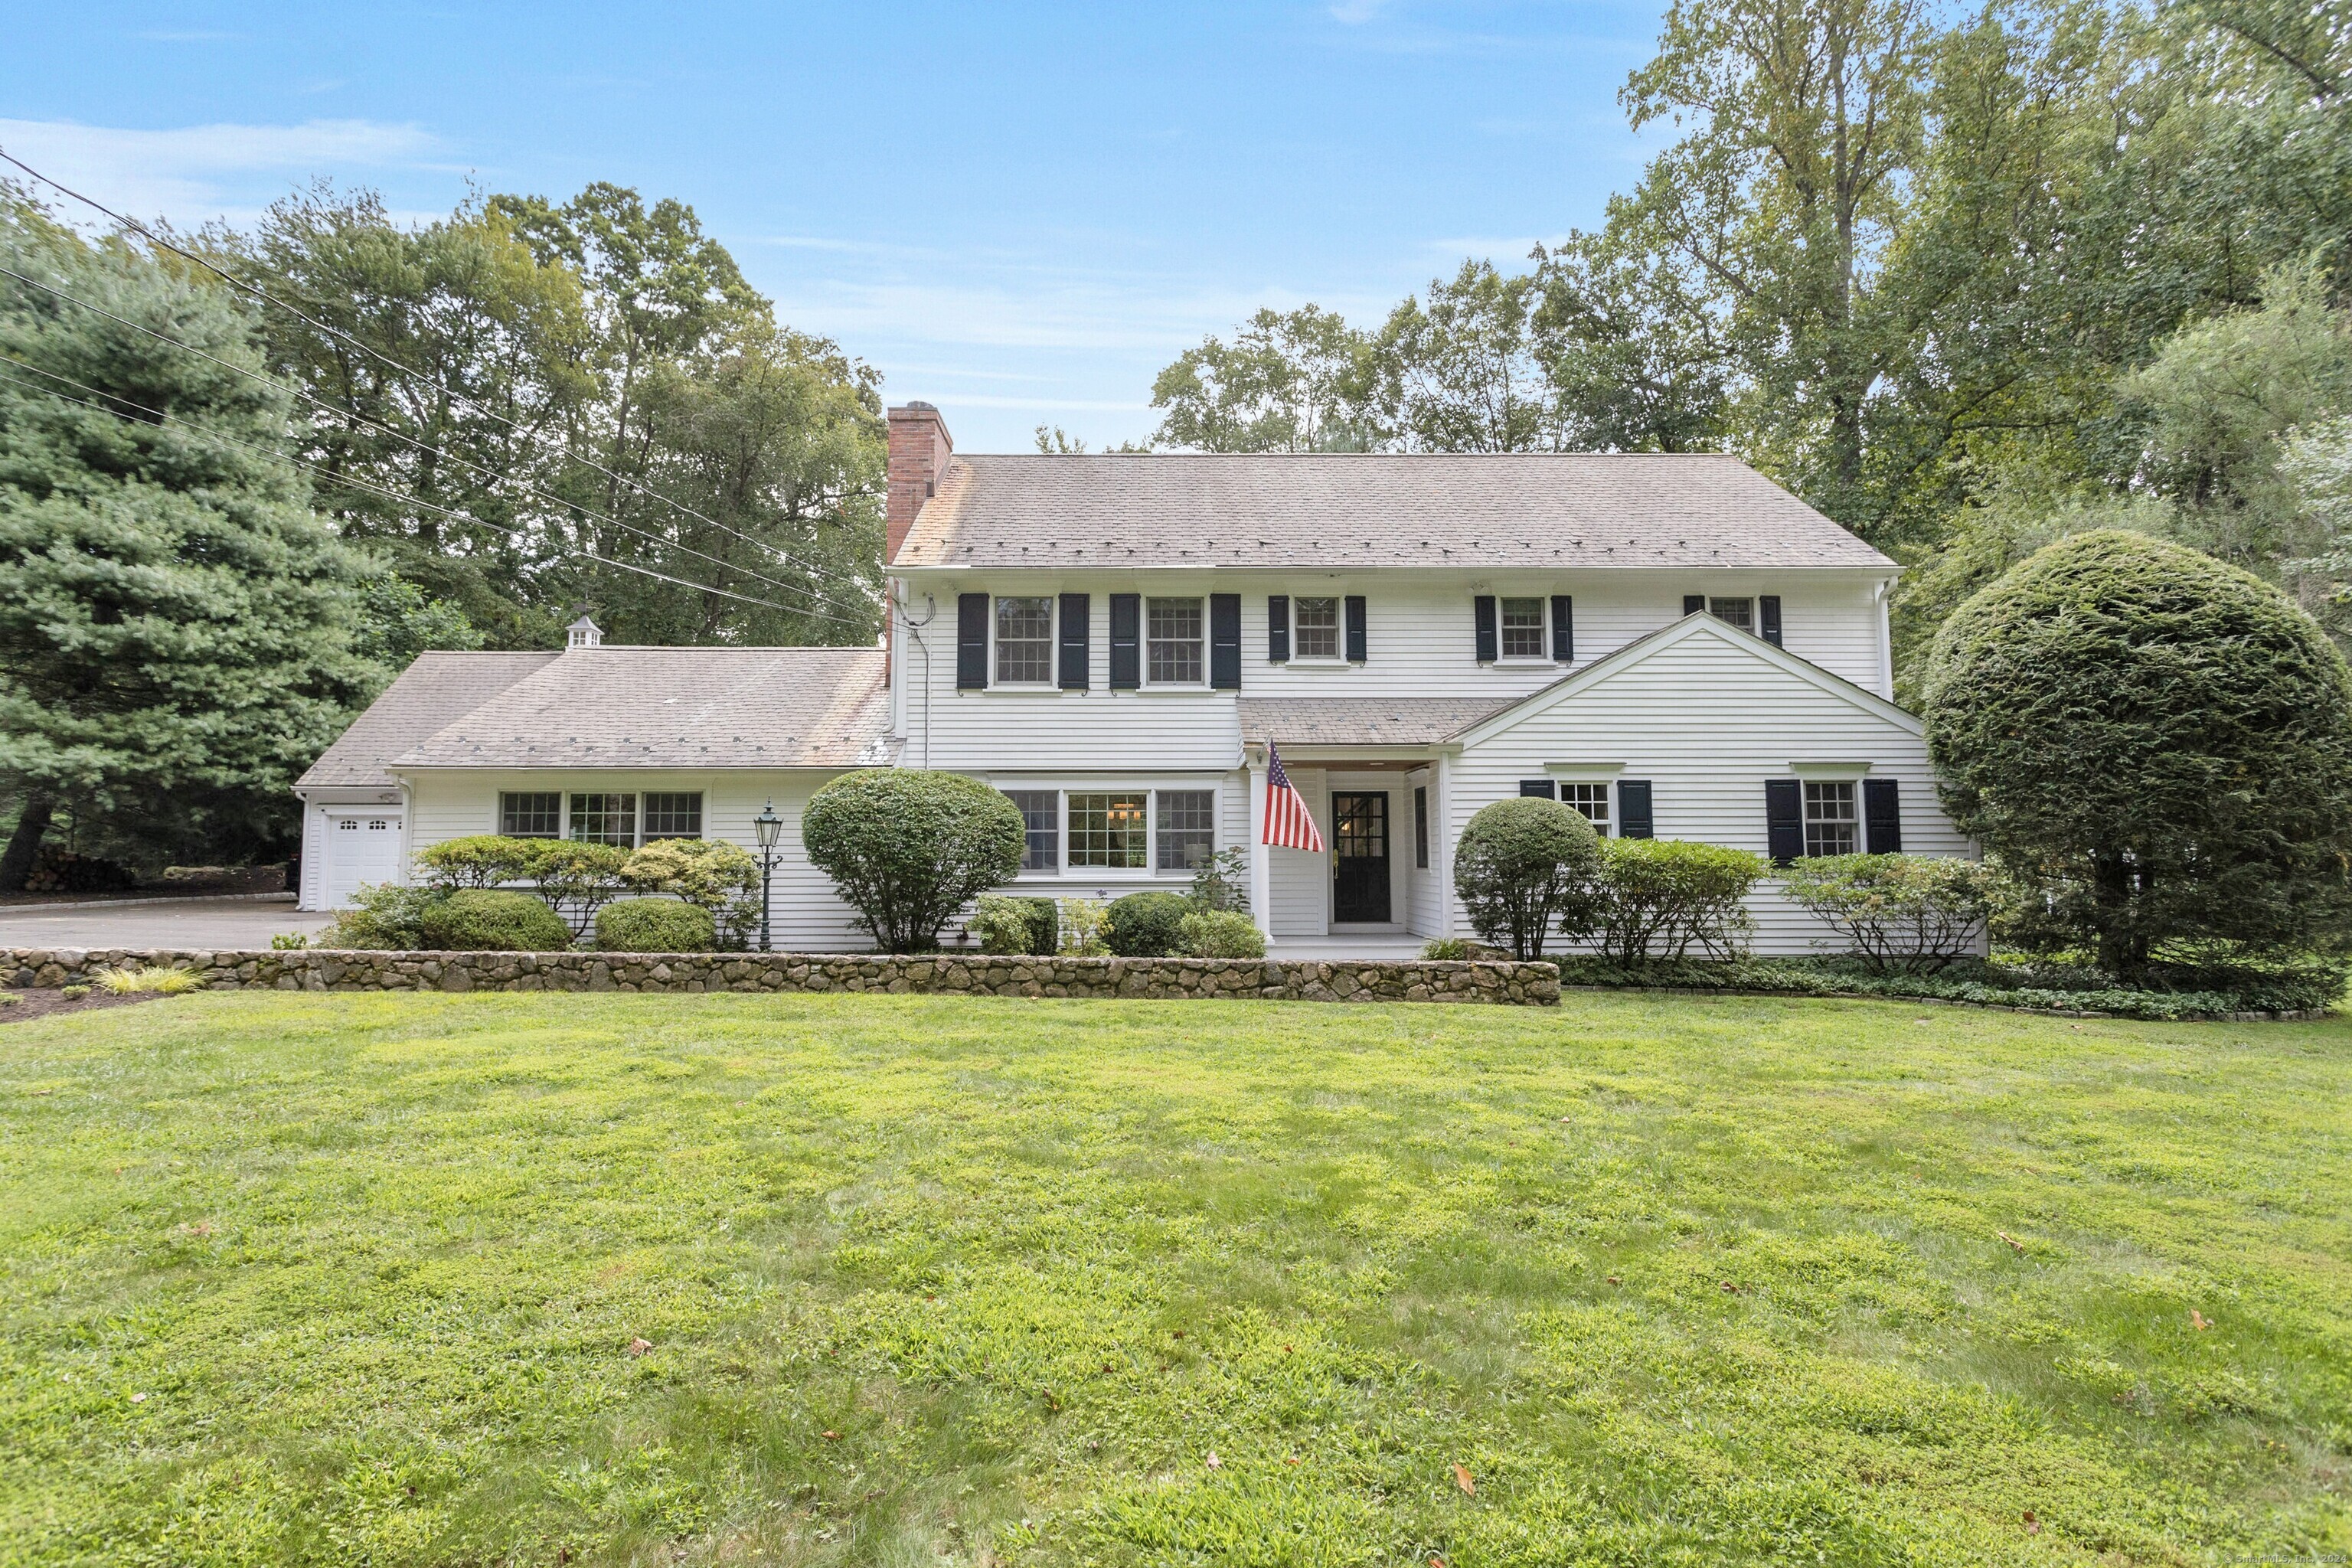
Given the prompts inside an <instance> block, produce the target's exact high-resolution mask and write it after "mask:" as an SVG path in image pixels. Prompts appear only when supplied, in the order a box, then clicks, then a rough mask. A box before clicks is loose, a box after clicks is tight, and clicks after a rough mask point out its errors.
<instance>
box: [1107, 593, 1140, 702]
mask: <svg viewBox="0 0 2352 1568" xmlns="http://www.w3.org/2000/svg"><path fill="white" fill-rule="evenodd" d="M1142 684H1143V595H1140V594H1113V595H1111V596H1110V689H1112V690H1113V691H1133V690H1135V689H1137V688H1139V687H1140V686H1141V685H1142Z"/></svg>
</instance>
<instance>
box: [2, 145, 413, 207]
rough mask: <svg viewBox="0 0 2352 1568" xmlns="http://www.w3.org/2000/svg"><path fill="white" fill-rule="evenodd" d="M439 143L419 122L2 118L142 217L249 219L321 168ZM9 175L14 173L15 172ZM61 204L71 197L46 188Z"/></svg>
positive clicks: (361, 166)
mask: <svg viewBox="0 0 2352 1568" xmlns="http://www.w3.org/2000/svg"><path fill="white" fill-rule="evenodd" d="M438 146H439V142H437V141H436V139H435V138H434V137H433V135H432V134H431V133H430V132H426V131H425V129H424V128H422V127H421V126H417V125H413V124H411V125H394V124H386V123H384V122H383V121H373V120H311V121H304V122H303V123H301V124H299V125H233V124H222V125H189V126H182V127H179V128H176V129H173V130H168V131H131V130H124V129H121V128H120V127H115V126H107V125H82V124H78V123H76V122H74V121H64V120H0V147H5V148H6V149H7V150H8V151H9V152H10V153H13V154H15V155H16V156H17V157H19V158H22V159H23V160H24V161H25V162H26V163H30V164H32V165H33V166H34V167H35V168H37V169H38V170H40V171H41V173H43V174H47V175H48V176H49V177H50V178H52V179H55V180H57V181H58V182H59V183H61V184H68V185H71V186H73V187H74V188H75V189H76V190H79V191H80V192H82V193H83V194H84V195H89V196H90V197H92V198H93V199H95V200H98V201H101V202H104V203H106V204H107V205H109V206H110V207H113V208H115V209H117V210H118V211H121V212H127V213H130V214H131V215H133V216H141V217H154V216H163V217H169V218H172V219H173V220H174V221H176V222H182V223H198V222H202V221H204V220H205V219H207V218H213V217H222V216H226V217H230V218H236V217H241V216H250V215H251V214H252V213H253V212H254V211H255V210H256V205H255V203H254V201H253V197H254V195H257V192H256V190H255V188H254V185H255V181H256V180H257V179H261V180H264V181H266V182H267V183H268V186H269V187H271V188H270V190H269V194H270V195H276V194H277V192H278V190H279V189H282V188H283V187H284V186H286V185H288V184H293V183H295V182H297V181H300V180H307V179H310V178H311V177H313V176H316V175H338V176H339V175H343V174H348V173H350V172H352V171H355V170H373V169H386V168H414V167H415V166H417V165H419V164H420V163H423V162H424V160H425V157H426V156H427V154H429V153H433V152H434V151H436V149H437V148H438ZM10 173H11V174H13V173H14V171H13V170H12V171H10ZM42 195H44V196H45V198H48V199H51V200H52V201H53V203H54V204H55V205H58V206H59V207H60V209H61V211H60V216H68V217H73V216H78V215H77V214H76V213H75V212H70V211H65V210H63V209H65V208H69V207H71V206H72V205H73V204H71V203H69V202H67V201H65V199H64V198H62V197H57V196H56V195H55V193H54V192H43V193H42Z"/></svg>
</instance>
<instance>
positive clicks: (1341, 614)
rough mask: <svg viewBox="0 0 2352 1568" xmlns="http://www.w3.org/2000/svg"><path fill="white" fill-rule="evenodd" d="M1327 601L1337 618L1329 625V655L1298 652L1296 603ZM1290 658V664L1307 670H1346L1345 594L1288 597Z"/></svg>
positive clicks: (1295, 595)
mask: <svg viewBox="0 0 2352 1568" xmlns="http://www.w3.org/2000/svg"><path fill="white" fill-rule="evenodd" d="M1301 599H1328V600H1330V601H1331V604H1332V607H1333V610H1334V613H1335V614H1336V616H1337V617H1338V618H1337V619H1335V620H1334V621H1333V622H1332V623H1331V651H1330V652H1329V653H1301V652H1299V651H1298V601H1299V600H1301ZM1289 613H1290V658H1289V659H1288V660H1287V662H1288V663H1291V664H1299V665H1305V666H1306V667H1307V668H1309V669H1347V668H1350V666H1349V660H1348V596H1347V595H1345V594H1293V595H1290V612H1289Z"/></svg>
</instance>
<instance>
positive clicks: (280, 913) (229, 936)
mask: <svg viewBox="0 0 2352 1568" xmlns="http://www.w3.org/2000/svg"><path fill="white" fill-rule="evenodd" d="M332 918H333V917H332V916H330V915H322V914H304V913H302V912H300V911H299V910H296V909H295V908H294V900H292V899H291V898H287V899H284V900H265V899H171V900H163V901H160V902H156V903H145V904H0V947H178V948H223V947H268V945H269V939H270V938H271V937H273V936H275V935H277V934H278V932H279V931H305V932H308V931H317V930H318V929H319V928H320V927H321V926H323V925H325V924H326V923H327V922H328V921H329V920H331V919H332Z"/></svg>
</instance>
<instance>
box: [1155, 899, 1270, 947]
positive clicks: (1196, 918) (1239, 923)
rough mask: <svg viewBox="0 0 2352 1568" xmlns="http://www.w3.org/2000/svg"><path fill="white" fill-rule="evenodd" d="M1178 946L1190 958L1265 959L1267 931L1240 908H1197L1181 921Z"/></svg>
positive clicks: (1177, 930)
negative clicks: (1261, 929)
mask: <svg viewBox="0 0 2352 1568" xmlns="http://www.w3.org/2000/svg"><path fill="white" fill-rule="evenodd" d="M1147 896H1148V895H1147ZM1176 945H1177V949H1178V951H1180V952H1182V953H1183V955H1184V956H1185V957H1187V958H1264V957H1265V932H1264V931H1260V930H1258V929H1257V922H1256V921H1254V920H1252V919H1250V918H1249V916H1247V915H1245V914H1243V913H1242V912H1241V911H1240V910H1203V909H1197V908H1196V909H1194V910H1193V911H1192V913H1191V914H1189V915H1186V916H1185V917H1184V919H1183V920H1182V921H1181V922H1180V923H1179V924H1178V926H1177V928H1176Z"/></svg>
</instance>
